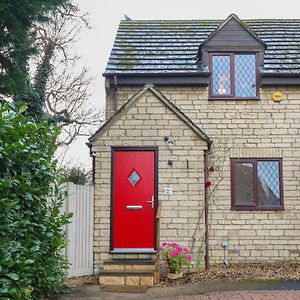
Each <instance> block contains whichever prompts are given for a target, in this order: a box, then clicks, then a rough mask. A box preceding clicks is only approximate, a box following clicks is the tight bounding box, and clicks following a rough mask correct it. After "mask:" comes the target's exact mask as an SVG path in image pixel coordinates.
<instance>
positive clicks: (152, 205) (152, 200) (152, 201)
mask: <svg viewBox="0 0 300 300" xmlns="http://www.w3.org/2000/svg"><path fill="white" fill-rule="evenodd" d="M146 202H147V203H151V207H152V208H154V196H152V197H151V201H146Z"/></svg>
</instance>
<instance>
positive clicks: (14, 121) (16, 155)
mask: <svg viewBox="0 0 300 300" xmlns="http://www.w3.org/2000/svg"><path fill="white" fill-rule="evenodd" d="M25 109H26V108H24V107H21V108H20V109H19V110H18V111H16V110H15V109H14V108H13V107H12V106H11V105H9V104H4V105H3V106H2V107H0V220H1V221H0V299H22V300H24V299H40V298H41V297H43V296H49V295H51V294H52V293H53V292H56V291H58V290H59V288H60V287H61V286H62V283H63V280H64V278H65V273H66V269H67V267H68V263H67V261H66V259H65V258H64V256H63V255H62V250H63V248H64V247H65V245H66V242H65V238H64V234H63V231H62V226H63V225H64V224H66V223H68V219H69V217H70V216H69V215H61V213H60V211H59V209H60V206H61V205H62V201H63V199H64V197H65V195H64V193H63V192H61V191H60V189H59V185H60V184H61V183H62V179H61V178H60V177H59V176H58V172H57V168H56V161H55V160H54V159H53V153H54V151H55V147H54V141H55V138H56V136H57V134H58V129H57V128H55V127H54V126H52V125H49V124H48V122H47V121H41V122H39V123H35V122H34V121H33V120H31V119H28V118H26V117H25V116H24V115H23V114H22V113H23V112H24V110H25Z"/></svg>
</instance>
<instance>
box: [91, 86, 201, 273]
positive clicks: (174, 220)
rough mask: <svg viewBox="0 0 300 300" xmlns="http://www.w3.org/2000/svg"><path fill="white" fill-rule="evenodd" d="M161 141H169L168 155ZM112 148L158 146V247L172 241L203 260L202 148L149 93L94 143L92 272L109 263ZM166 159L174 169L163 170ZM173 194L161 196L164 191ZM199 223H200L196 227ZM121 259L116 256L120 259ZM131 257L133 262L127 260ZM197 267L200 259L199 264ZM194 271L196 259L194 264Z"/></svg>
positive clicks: (196, 137)
mask: <svg viewBox="0 0 300 300" xmlns="http://www.w3.org/2000/svg"><path fill="white" fill-rule="evenodd" d="M165 136H172V138H173V140H174V146H173V147H172V149H171V150H170V149H168V148H167V147H166V145H165V142H164V137H165ZM112 146H158V147H159V153H158V160H159V161H158V177H159V182H158V199H159V200H161V201H162V215H161V229H160V238H161V241H162V242H163V241H176V242H179V243H180V244H181V245H182V246H185V247H189V248H191V247H192V245H193V241H194V239H193V236H196V238H195V244H194V251H193V255H194V257H195V258H197V255H198V253H200V255H202V254H203V249H202V247H203V245H204V244H203V217H201V213H202V211H203V204H204V202H203V201H204V174H203V169H204V165H203V153H204V150H205V149H207V142H206V141H204V140H202V139H201V138H200V137H199V136H198V135H196V134H195V133H194V132H193V131H192V130H191V128H190V127H189V126H188V125H187V124H186V123H184V122H183V121H182V120H181V119H180V118H178V117H177V116H176V115H175V114H174V113H173V112H172V111H171V110H170V109H169V108H167V107H166V105H165V104H164V103H163V102H161V100H159V99H158V98H157V97H156V96H155V95H154V94H153V93H151V92H147V93H146V94H144V95H143V96H142V97H141V98H140V99H138V100H137V102H135V105H134V106H133V107H131V108H130V109H129V110H128V111H127V112H126V113H125V114H123V116H122V117H121V118H120V119H119V120H118V121H117V122H116V123H115V124H114V125H113V126H112V127H111V128H110V129H109V130H107V131H105V132H104V133H103V135H102V136H99V137H97V139H96V140H95V141H94V142H93V148H92V149H93V151H94V152H95V155H96V174H95V177H96V178H95V232H94V252H95V269H96V270H97V269H99V268H101V267H102V264H103V261H105V260H107V259H109V258H111V254H109V238H110V229H109V228H110V180H111V179H110V174H111V147H112ZM169 159H171V160H172V161H173V166H170V165H168V163H167V161H168V160H169ZM165 187H171V188H172V191H173V194H172V195H171V196H166V195H165V194H164V188H165ZM199 218H200V221H199ZM119 256H120V255H119ZM131 257H132V256H131ZM199 259H200V261H201V265H202V264H203V258H202V257H200V258H199ZM193 266H194V267H195V266H196V259H195V260H194V262H193Z"/></svg>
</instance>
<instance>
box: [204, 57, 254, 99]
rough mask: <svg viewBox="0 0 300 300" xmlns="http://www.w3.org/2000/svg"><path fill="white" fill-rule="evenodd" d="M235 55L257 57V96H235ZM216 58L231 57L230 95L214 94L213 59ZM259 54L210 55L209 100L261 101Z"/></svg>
mask: <svg viewBox="0 0 300 300" xmlns="http://www.w3.org/2000/svg"><path fill="white" fill-rule="evenodd" d="M235 55H255V78H256V96H254V97H250V96H246V97H237V96H235V63H234V61H235V60H234V58H235ZM214 56H229V57H230V94H224V95H220V94H214V93H213V71H214V70H213V57H214ZM258 59H259V57H258V52H211V53H209V70H210V78H209V99H211V100H231V99H232V100H248V99H249V100H259V99H260V97H259V86H260V77H259V63H258Z"/></svg>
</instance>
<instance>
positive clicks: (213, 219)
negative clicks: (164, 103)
mask: <svg viewBox="0 0 300 300" xmlns="http://www.w3.org/2000/svg"><path fill="white" fill-rule="evenodd" d="M277 90H279V91H281V92H282V93H283V100H282V101H281V102H279V103H276V102H273V101H272V93H273V92H274V91H277ZM136 91H137V89H136V90H135V89H128V88H124V89H121V90H119V91H118V97H119V98H118V99H119V101H118V103H119V105H121V104H122V101H120V99H124V101H125V99H128V97H130V96H131V95H132V94H133V93H135V92H136ZM160 91H161V92H162V93H163V94H164V95H165V96H166V97H167V98H169V99H170V100H172V101H173V102H174V103H175V104H176V105H177V106H178V107H179V108H180V109H181V110H182V111H183V112H184V113H185V114H186V115H188V116H189V117H190V118H191V119H192V120H193V121H194V122H195V123H196V124H197V125H198V126H199V127H200V128H201V129H202V130H203V131H204V132H205V133H206V134H208V135H209V136H210V137H211V138H212V139H213V141H214V143H213V144H214V152H213V153H214V155H213V156H211V158H210V159H211V162H210V165H214V167H218V166H219V167H220V168H221V171H220V172H214V173H213V174H211V176H210V180H211V181H212V183H213V184H212V187H211V189H210V191H212V190H213V189H214V188H216V190H215V192H214V193H212V195H211V196H210V218H209V220H210V229H209V232H210V245H209V247H210V261H211V263H220V262H222V260H223V255H224V252H223V248H222V247H221V242H222V240H228V241H229V248H228V251H226V256H227V257H228V258H229V260H230V261H231V262H266V261H267V262H270V261H281V260H292V261H293V260H299V254H300V250H299V244H300V197H299V196H300V185H299V178H300V168H299V166H300V134H299V133H300V89H299V88H296V87H285V86H282V87H277V88H275V87H274V88H264V89H261V90H260V98H261V99H260V100H259V101H257V100H242V101H241V100H238V101H236V100H214V101H212V100H208V90H207V88H167V87H166V88H161V89H160ZM108 101H109V99H108ZM108 108H109V106H108ZM109 114H111V111H108V115H109ZM128 133H129V132H128ZM124 134H125V133H124ZM195 151H197V149H196V148H195ZM237 157H260V158H269V157H270V158H271V157H276V158H277V157H282V159H283V189H284V206H285V209H284V211H252V212H250V211H232V210H231V196H230V166H229V158H237ZM199 159H200V158H199ZM200 160H201V161H202V158H201V159H200ZM213 160H215V161H213ZM199 172H200V174H201V173H202V170H199ZM161 174H163V173H162V172H161ZM220 179H221V182H220V183H219V184H217V182H218V181H219V180H220ZM161 180H163V179H162V178H161ZM216 186H217V187H216ZM182 188H184V186H183V187H182ZM186 188H187V189H188V188H189V185H188V184H187V185H186ZM182 193H183V192H182ZM163 199H164V198H163ZM165 209H168V205H165ZM165 213H166V212H165ZM166 221H168V222H169V221H172V220H171V219H165V222H166ZM165 224H166V223H165ZM171 225H172V226H173V224H171ZM182 225H184V224H182ZM165 226H166V225H165ZM174 234H175V232H174ZM190 234H191V232H190ZM189 238H191V235H190V236H189Z"/></svg>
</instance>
